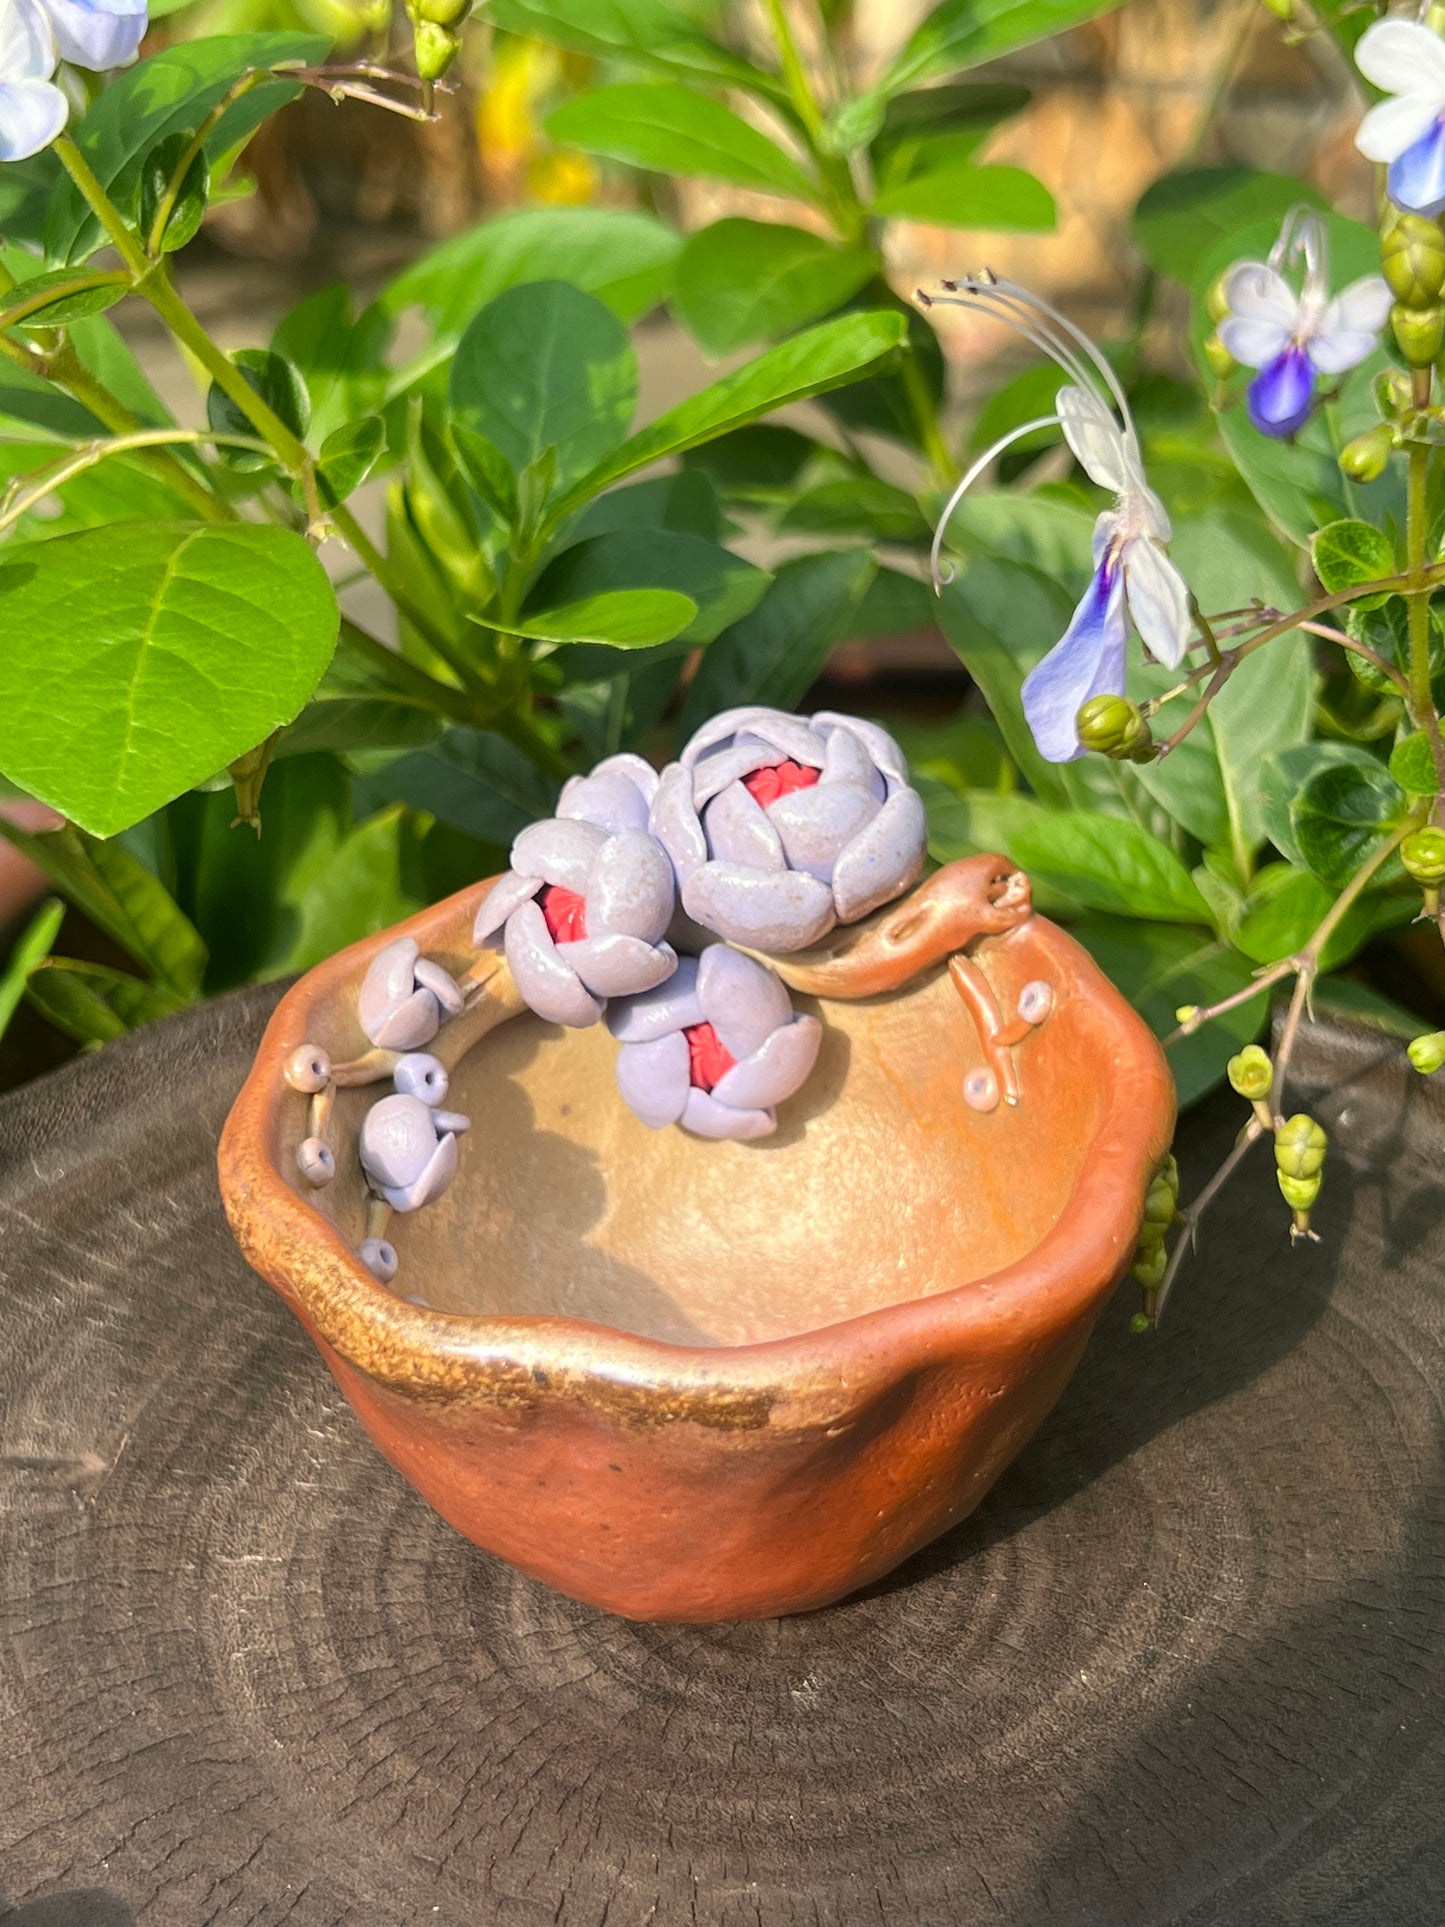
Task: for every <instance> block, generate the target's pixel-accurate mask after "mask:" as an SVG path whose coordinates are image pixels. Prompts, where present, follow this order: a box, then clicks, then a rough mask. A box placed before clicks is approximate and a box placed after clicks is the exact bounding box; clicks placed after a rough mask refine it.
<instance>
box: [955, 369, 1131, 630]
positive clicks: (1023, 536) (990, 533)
mask: <svg viewBox="0 0 1445 1927" xmlns="http://www.w3.org/2000/svg"><path fill="white" fill-rule="evenodd" d="M1050 405H1052V403H1051V404H1050ZM1097 520H1098V513H1097V510H1096V508H1095V506H1094V505H1093V504H1092V503H1090V504H1088V505H1085V504H1083V503H1081V502H1079V501H1078V500H1077V499H1072V498H1067V499H1066V498H1065V497H1064V496H1062V495H1050V494H1045V493H1043V492H1041V491H1040V492H1037V493H1035V494H1032V495H1014V494H1011V493H1009V492H1007V491H1005V490H1002V489H1000V490H990V491H988V492H987V493H985V494H982V495H974V494H972V493H970V494H968V495H965V496H964V498H963V500H962V501H961V502H960V503H959V505H958V507H957V508H956V509H955V510H954V511H953V514H952V515H951V516H950V517H949V521H948V544H947V548H948V552H950V553H952V554H955V555H992V556H998V557H1002V558H1004V559H1005V560H1008V561H1011V562H1026V563H1027V564H1028V565H1029V567H1030V568H1033V569H1038V570H1039V571H1040V572H1041V573H1042V574H1044V575H1046V576H1049V577H1050V578H1051V579H1052V580H1053V581H1055V582H1056V583H1058V585H1059V587H1060V588H1061V589H1064V590H1066V591H1067V592H1068V593H1069V594H1070V595H1082V594H1083V591H1084V586H1085V584H1086V583H1087V582H1088V579H1089V577H1090V575H1091V574H1092V573H1093V556H1092V548H1093V539H1094V524H1095V522H1096V521H1097Z"/></svg>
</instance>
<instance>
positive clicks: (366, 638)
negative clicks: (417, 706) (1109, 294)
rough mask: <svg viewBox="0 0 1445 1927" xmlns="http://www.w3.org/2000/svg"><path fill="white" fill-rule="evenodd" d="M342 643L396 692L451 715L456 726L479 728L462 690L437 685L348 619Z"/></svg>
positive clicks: (405, 658)
mask: <svg viewBox="0 0 1445 1927" xmlns="http://www.w3.org/2000/svg"><path fill="white" fill-rule="evenodd" d="M341 640H342V642H343V643H344V644H345V645H346V647H347V648H348V649H349V650H351V652H352V653H353V654H354V655H357V656H360V657H361V658H362V659H363V661H365V662H366V663H367V664H368V665H369V666H370V667H371V668H373V669H375V670H376V671H377V673H378V674H379V675H382V676H384V677H386V679H387V680H388V681H389V682H390V683H391V685H392V687H393V688H394V689H397V690H399V691H401V692H402V693H403V694H405V695H408V696H414V697H415V698H416V699H417V701H418V702H421V703H425V704H426V706H427V707H428V708H429V709H434V710H435V711H436V712H437V714H438V715H439V716H449V717H450V718H451V719H452V721H453V722H454V723H465V724H466V725H467V726H468V727H469V728H475V727H476V726H477V724H478V717H477V713H476V711H475V709H474V708H473V706H472V703H471V701H470V699H469V698H468V697H467V695H466V694H465V693H464V692H463V691H462V690H460V689H453V688H452V686H451V684H450V683H444V682H438V681H437V679H436V677H435V676H429V675H428V674H427V673H426V671H425V670H424V669H419V668H418V667H417V665H416V664H415V663H414V662H411V661H409V660H408V658H407V657H405V656H403V655H401V654H400V653H399V652H398V651H397V650H395V649H388V648H387V646H386V644H385V643H384V642H380V641H378V639H377V638H376V637H375V636H373V635H371V634H369V633H368V631H367V630H365V629H362V628H361V627H359V626H358V624H356V623H355V622H353V621H352V620H351V618H350V617H349V616H343V617H342V618H341Z"/></svg>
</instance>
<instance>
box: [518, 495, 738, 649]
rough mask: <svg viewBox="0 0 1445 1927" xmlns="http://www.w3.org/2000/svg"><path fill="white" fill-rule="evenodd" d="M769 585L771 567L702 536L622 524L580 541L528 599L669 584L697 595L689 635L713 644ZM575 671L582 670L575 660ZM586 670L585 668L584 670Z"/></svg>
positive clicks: (546, 604) (541, 601) (528, 612)
mask: <svg viewBox="0 0 1445 1927" xmlns="http://www.w3.org/2000/svg"><path fill="white" fill-rule="evenodd" d="M767 586H768V574H767V571H766V570H765V569H759V568H757V567H756V566H755V565H754V564H753V563H751V562H748V561H746V560H744V558H743V557H742V556H740V555H734V554H733V553H732V552H731V550H729V549H725V548H722V547H721V546H720V545H719V544H718V543H716V542H708V541H706V540H704V538H703V537H702V536H700V535H682V534H679V533H677V532H676V531H674V530H671V529H618V530H616V531H615V532H614V533H612V534H610V535H597V536H591V537H589V538H588V539H587V540H586V541H582V542H577V543H574V544H573V546H572V547H571V548H568V549H564V550H563V551H562V552H561V554H560V555H556V556H554V557H553V558H552V560H551V561H550V562H549V563H548V564H547V567H546V568H545V569H544V570H543V571H542V573H541V575H540V576H539V577H538V578H537V581H536V582H535V583H534V584H533V586H532V590H531V592H530V594H529V596H528V598H527V604H526V607H525V609H524V611H523V615H524V619H525V620H527V621H531V620H532V619H533V610H534V609H551V608H556V607H558V606H559V605H561V604H563V603H577V602H582V601H584V600H588V599H590V598H593V597H597V596H601V595H603V594H605V593H607V592H608V591H611V590H617V589H666V590H673V591H675V592H677V593H679V594H681V595H683V596H687V597H689V598H690V599H691V600H692V602H693V604H694V605H695V609H696V613H695V615H694V616H693V617H692V618H691V620H690V621H689V622H688V623H687V624H686V625H685V627H684V628H683V630H682V631H681V632H679V631H677V630H674V631H673V634H674V635H677V634H679V633H680V634H681V636H682V639H683V640H684V641H686V642H689V643H708V642H711V641H712V640H713V638H714V637H715V636H716V635H718V634H719V633H720V632H721V631H722V630H723V629H725V628H727V626H728V624H729V623H732V622H736V621H737V620H738V618H739V617H740V616H743V615H746V613H747V612H748V610H749V609H751V608H752V607H753V606H754V604H755V603H756V602H757V601H758V599H759V597H760V596H761V595H762V594H763V591H764V590H765V589H766V588H767ZM572 673H579V666H578V665H575V664H574V667H573V671H572ZM584 673H585V672H584Z"/></svg>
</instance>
